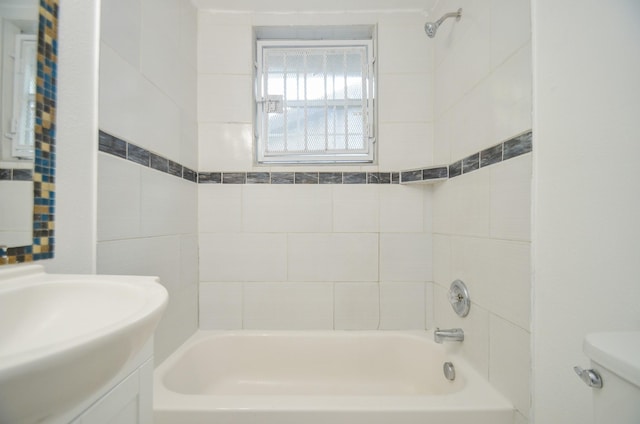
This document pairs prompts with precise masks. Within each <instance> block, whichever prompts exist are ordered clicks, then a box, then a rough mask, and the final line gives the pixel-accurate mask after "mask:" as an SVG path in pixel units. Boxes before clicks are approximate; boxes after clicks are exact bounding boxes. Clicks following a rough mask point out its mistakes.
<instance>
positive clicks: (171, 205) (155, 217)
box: [140, 168, 198, 236]
mask: <svg viewBox="0 0 640 424" xmlns="http://www.w3.org/2000/svg"><path fill="white" fill-rule="evenodd" d="M140 175H141V194H140V215H141V225H140V227H141V231H142V235H144V236H158V235H169V234H193V233H196V232H197V231H198V230H197V210H198V203H197V189H198V188H197V187H196V185H195V184H193V183H191V182H189V181H186V180H183V179H181V178H176V177H174V176H172V175H170V174H166V173H163V172H159V171H156V170H154V169H151V168H142V169H140Z"/></svg>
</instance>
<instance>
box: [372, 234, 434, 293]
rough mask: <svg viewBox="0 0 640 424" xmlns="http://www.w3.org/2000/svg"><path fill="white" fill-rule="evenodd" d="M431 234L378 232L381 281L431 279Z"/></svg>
mask: <svg viewBox="0 0 640 424" xmlns="http://www.w3.org/2000/svg"><path fill="white" fill-rule="evenodd" d="M432 251H433V249H432V239H431V234H427V233H415V234H403V233H382V234H380V280H381V281H405V282H407V281H420V282H425V281H431V280H432V276H433V273H432V271H433V269H432Z"/></svg>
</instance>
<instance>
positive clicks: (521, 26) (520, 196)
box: [432, 0, 555, 423]
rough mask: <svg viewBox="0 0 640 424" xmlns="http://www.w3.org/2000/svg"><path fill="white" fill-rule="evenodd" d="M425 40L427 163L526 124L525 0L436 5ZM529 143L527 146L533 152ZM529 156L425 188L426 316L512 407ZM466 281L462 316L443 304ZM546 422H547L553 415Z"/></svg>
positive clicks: (525, 317) (522, 401)
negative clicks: (430, 279) (430, 47)
mask: <svg viewBox="0 0 640 424" xmlns="http://www.w3.org/2000/svg"><path fill="white" fill-rule="evenodd" d="M459 6H460V7H462V8H463V12H462V18H461V20H460V21H459V22H455V21H454V20H452V19H449V20H447V21H446V22H445V23H443V24H442V26H441V27H440V29H439V30H438V33H437V35H436V37H435V38H434V39H433V40H432V43H434V44H435V87H436V88H435V138H434V140H435V143H434V144H435V146H434V156H435V162H436V163H447V164H448V163H452V162H454V161H458V160H460V159H463V158H464V157H466V156H468V155H470V154H473V153H477V152H479V151H481V150H483V149H485V148H488V147H491V146H493V145H496V144H498V143H499V142H502V141H504V140H505V139H508V138H511V137H513V136H515V135H517V134H519V133H521V132H523V131H526V130H529V129H530V128H531V26H530V5H529V1H528V0H499V1H491V2H489V1H486V2H474V1H465V2H461V4H459V5H458V4H456V5H455V6H453V5H452V4H451V3H446V4H445V3H444V2H442V3H440V4H439V6H438V7H437V9H436V10H434V11H433V12H434V14H433V15H434V17H439V16H441V15H443V14H444V13H447V12H452V11H455V9H456V8H457V7H459ZM535 148H536V147H535V146H534V150H535ZM531 173H532V171H531V154H530V153H529V154H526V155H523V156H519V157H517V158H514V159H509V160H508V161H505V162H502V163H499V164H494V165H490V166H488V167H486V168H481V169H480V170H477V171H473V172H471V173H469V174H464V175H461V176H458V177H455V178H452V179H450V180H449V181H446V182H444V183H440V184H438V185H436V186H435V188H434V191H433V200H432V202H433V263H434V305H435V323H436V325H437V326H440V327H445V328H447V327H461V328H463V329H464V331H465V341H464V343H463V344H462V346H461V350H462V352H463V353H464V354H465V355H466V357H467V358H468V359H469V360H470V361H471V363H472V364H473V365H474V366H475V368H476V369H478V371H479V372H480V373H481V374H483V375H484V376H485V377H487V379H488V380H489V381H490V382H491V383H492V385H493V386H494V387H496V388H497V389H498V390H499V391H501V392H502V393H503V394H504V395H505V396H506V397H507V398H508V399H509V400H510V401H511V402H512V403H513V404H514V405H515V407H516V409H517V411H518V412H517V422H518V423H524V422H528V421H527V420H528V416H529V410H530V390H529V387H530V302H531V296H530V292H531V262H530V256H531V218H530V216H531V212H530V211H531ZM455 279H461V280H462V281H464V282H465V283H466V284H467V286H468V287H469V291H470V295H471V300H472V306H471V311H470V314H469V316H467V317H466V318H459V317H458V316H457V315H455V313H454V312H453V310H452V308H451V306H450V305H449V302H448V297H447V291H448V289H449V285H450V284H451V282H452V281H453V280H455ZM548 422H555V421H554V420H551V421H548Z"/></svg>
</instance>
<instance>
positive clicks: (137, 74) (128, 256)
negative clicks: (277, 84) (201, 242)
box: [97, 0, 198, 362]
mask: <svg viewBox="0 0 640 424" xmlns="http://www.w3.org/2000/svg"><path fill="white" fill-rule="evenodd" d="M196 23H197V13H196V10H195V9H194V8H193V6H192V5H191V4H190V2H187V1H181V0H166V1H162V2H157V1H155V0H141V1H135V2H132V1H129V0H102V11H101V43H100V104H99V126H100V129H102V130H104V131H105V132H107V133H109V134H112V135H114V136H117V137H119V138H121V139H124V140H127V141H129V142H131V143H134V144H136V145H137V146H140V147H143V148H145V149H148V150H150V151H153V152H155V153H157V154H158V155H161V156H163V157H164V158H168V159H170V160H171V161H173V162H177V163H180V164H182V165H184V166H186V167H189V168H191V169H196V167H197V130H196V128H197V121H196V29H195V28H196ZM196 196H197V188H196V184H194V183H193V182H190V181H187V180H184V179H181V178H176V177H175V176H173V175H170V174H167V173H163V172H159V171H157V170H155V169H151V168H147V167H142V166H140V165H139V164H137V163H134V162H132V161H129V160H125V159H121V158H118V157H115V156H112V155H109V154H106V153H102V152H101V153H99V154H98V228H97V232H98V259H97V270H98V272H99V273H104V274H109V273H113V274H134V275H157V276H159V277H160V281H161V283H162V284H163V285H164V286H165V287H166V288H167V289H168V291H169V298H170V301H169V306H168V309H167V311H166V312H165V314H164V317H163V319H162V321H161V323H160V325H159V328H158V331H157V332H156V336H155V343H156V349H155V356H156V361H157V362H159V361H161V360H162V359H164V358H165V357H166V356H167V355H168V354H169V353H171V351H173V350H174V349H175V348H176V347H177V346H179V345H180V343H181V342H182V341H184V340H185V339H186V338H187V337H188V336H190V335H191V334H192V333H193V332H194V331H195V330H196V328H197V319H198V318H197V295H198V254H197V251H198V245H197V227H196V225H197V217H196V213H197V198H196Z"/></svg>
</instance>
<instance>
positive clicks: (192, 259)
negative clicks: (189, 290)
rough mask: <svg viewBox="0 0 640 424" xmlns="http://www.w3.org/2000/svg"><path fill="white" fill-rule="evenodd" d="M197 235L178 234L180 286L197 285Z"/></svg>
mask: <svg viewBox="0 0 640 424" xmlns="http://www.w3.org/2000/svg"><path fill="white" fill-rule="evenodd" d="M198 265H199V264H198V235H197V234H195V233H194V234H183V235H180V286H181V287H182V288H184V287H191V286H197V285H198V283H199V281H200V270H199V268H198Z"/></svg>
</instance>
